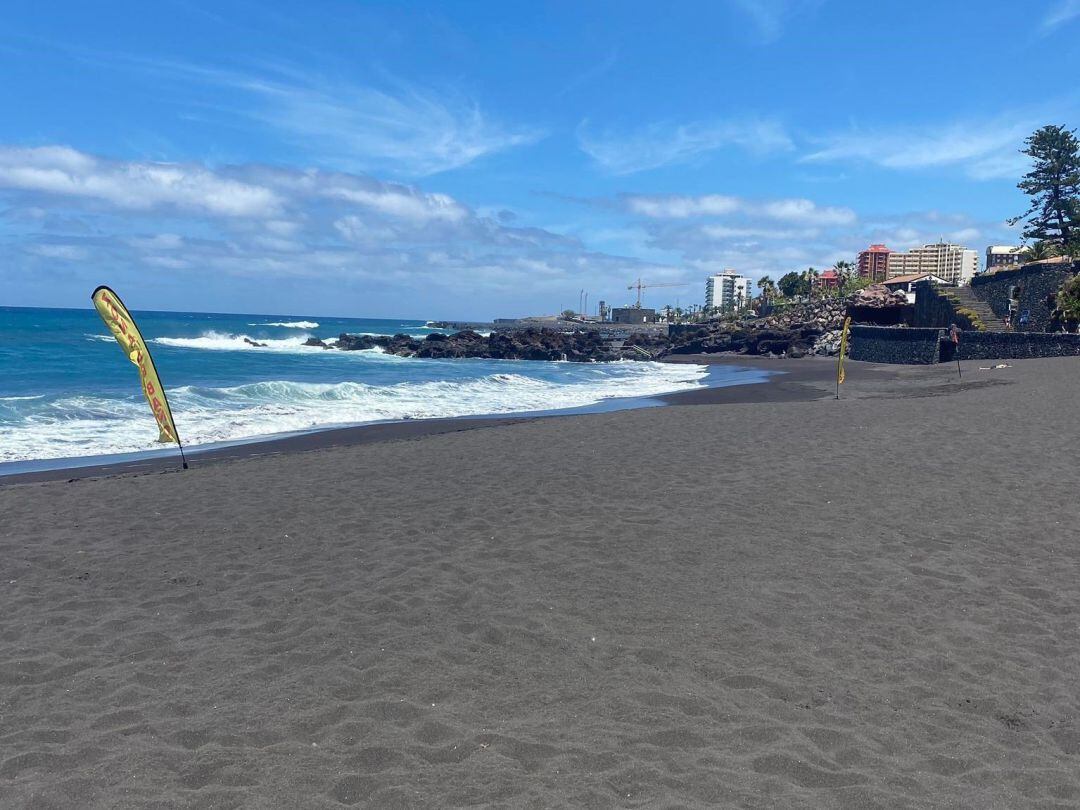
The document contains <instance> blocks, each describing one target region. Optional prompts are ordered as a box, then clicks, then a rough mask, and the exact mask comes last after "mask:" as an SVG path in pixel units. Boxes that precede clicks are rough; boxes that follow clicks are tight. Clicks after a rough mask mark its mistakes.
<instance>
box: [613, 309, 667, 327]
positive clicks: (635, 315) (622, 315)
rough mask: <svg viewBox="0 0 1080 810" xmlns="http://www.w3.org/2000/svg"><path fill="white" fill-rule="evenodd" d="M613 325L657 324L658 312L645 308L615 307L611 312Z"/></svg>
mask: <svg viewBox="0 0 1080 810" xmlns="http://www.w3.org/2000/svg"><path fill="white" fill-rule="evenodd" d="M611 322H612V323H655V322H656V310H655V309H646V308H645V307H615V308H614V309H612V310H611Z"/></svg>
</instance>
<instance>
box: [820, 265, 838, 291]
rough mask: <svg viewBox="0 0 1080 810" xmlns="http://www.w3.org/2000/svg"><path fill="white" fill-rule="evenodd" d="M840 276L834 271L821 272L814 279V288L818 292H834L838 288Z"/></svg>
mask: <svg viewBox="0 0 1080 810" xmlns="http://www.w3.org/2000/svg"><path fill="white" fill-rule="evenodd" d="M840 282H841V278H840V274H839V273H837V272H836V271H835V270H831V269H830V270H822V271H821V273H820V274H819V275H818V276H816V277H815V278H814V286H815V287H817V288H818V289H819V290H835V289H839V287H840Z"/></svg>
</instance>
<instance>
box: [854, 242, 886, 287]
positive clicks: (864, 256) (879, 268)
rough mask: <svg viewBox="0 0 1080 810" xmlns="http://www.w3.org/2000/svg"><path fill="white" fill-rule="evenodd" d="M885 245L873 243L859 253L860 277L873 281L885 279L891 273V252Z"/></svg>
mask: <svg viewBox="0 0 1080 810" xmlns="http://www.w3.org/2000/svg"><path fill="white" fill-rule="evenodd" d="M890 253H892V251H891V250H889V249H888V248H887V247H885V246H884V245H871V246H870V247H868V248H867V249H866V250H864V251H862V252H861V253H860V254H859V261H858V268H859V278H868V279H870V280H871V281H874V282H877V281H884V280H885V279H886V278H887V277H888V275H889V254H890Z"/></svg>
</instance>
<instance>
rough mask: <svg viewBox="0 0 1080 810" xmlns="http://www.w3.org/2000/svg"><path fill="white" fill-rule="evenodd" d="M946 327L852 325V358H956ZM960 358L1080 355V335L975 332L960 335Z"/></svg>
mask: <svg viewBox="0 0 1080 810" xmlns="http://www.w3.org/2000/svg"><path fill="white" fill-rule="evenodd" d="M954 350H955V347H954V346H953V343H952V341H950V340H949V338H948V330H947V329H892V328H889V327H885V326H853V327H852V328H851V349H850V354H849V357H850V358H851V359H852V360H863V361H865V362H868V363H898V364H907V365H925V364H930V363H939V362H942V363H944V362H948V361H950V360H952V359H954V357H955V354H954ZM959 351H960V359H961V360H1021V359H1026V358H1033V357H1071V356H1080V335H1074V334H1066V333H1064V332H973V331H965V332H963V333H961V336H960V349H959Z"/></svg>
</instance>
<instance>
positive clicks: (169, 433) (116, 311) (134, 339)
mask: <svg viewBox="0 0 1080 810" xmlns="http://www.w3.org/2000/svg"><path fill="white" fill-rule="evenodd" d="M90 298H91V299H92V300H93V302H94V307H95V308H96V309H97V311H98V315H100V316H101V320H103V321H105V325H106V326H108V327H109V331H110V332H112V334H113V337H114V338H116V342H117V343H119V344H120V348H121V349H123V350H124V354H126V355H127V358H128V360H130V361H131V362H132V363H134V364H135V366H136V368H138V369H139V377H140V379H141V380H142V390H143V394H145V395H146V401H147V402H149V403H150V410H151V411H153V412H154V419H156V420H157V423H158V441H159V442H173V443H175V444H180V437H179V436H178V435H177V433H176V423H174V422H173V417H172V411H171V410H170V409H169V400H167V399H166V398H165V389H164V388H162V387H161V380H159V379H158V374H157V369H156V368H154V361H153V359H151V357H150V350H149V349H147V348H146V341H144V340H143V336H142V334H140V333H139V328H138V327H137V326H136V325H135V319H134V318H132V317H131V313H130V312H128V311H127V307H125V306H124V304H123V303H122V302H121V301H120V298H119V297H118V296H117V295H116V293H114V292H113V291H112V290H110V289H109V288H108V287H98V288H97V289H96V290H94V293H93V295H91V296H90Z"/></svg>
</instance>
